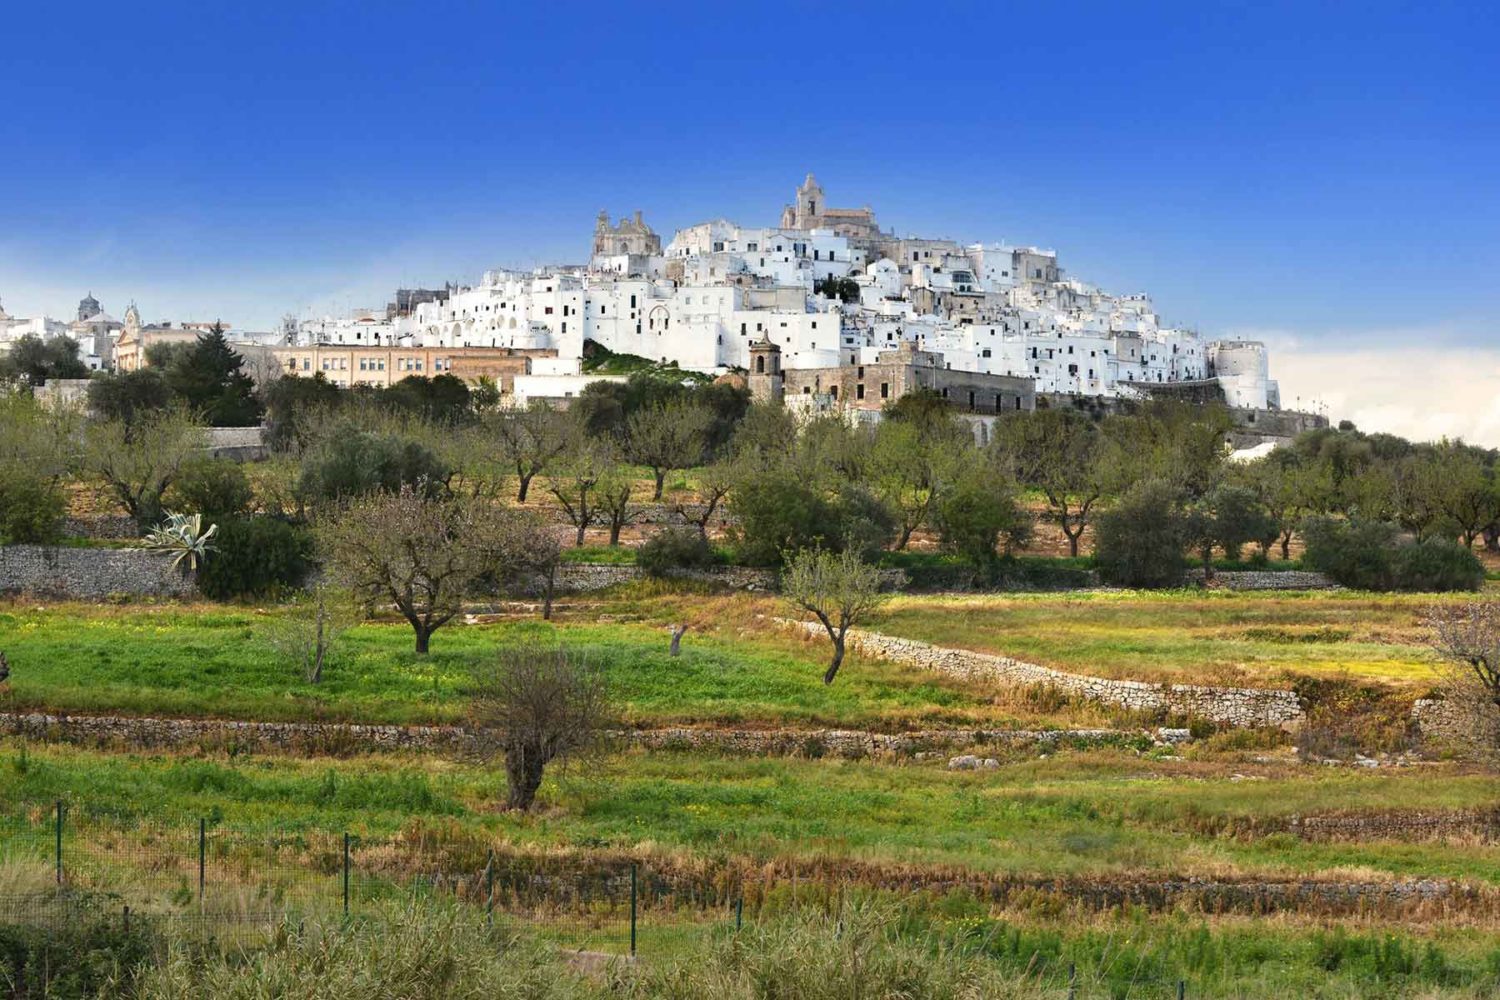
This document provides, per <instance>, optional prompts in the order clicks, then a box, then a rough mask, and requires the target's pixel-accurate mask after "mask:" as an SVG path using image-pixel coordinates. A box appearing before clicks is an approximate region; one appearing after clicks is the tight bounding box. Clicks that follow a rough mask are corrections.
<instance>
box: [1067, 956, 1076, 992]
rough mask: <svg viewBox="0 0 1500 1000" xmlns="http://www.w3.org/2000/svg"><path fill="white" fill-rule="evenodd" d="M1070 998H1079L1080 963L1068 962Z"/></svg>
mask: <svg viewBox="0 0 1500 1000" xmlns="http://www.w3.org/2000/svg"><path fill="white" fill-rule="evenodd" d="M1068 1000H1078V963H1077V962H1069V963H1068Z"/></svg>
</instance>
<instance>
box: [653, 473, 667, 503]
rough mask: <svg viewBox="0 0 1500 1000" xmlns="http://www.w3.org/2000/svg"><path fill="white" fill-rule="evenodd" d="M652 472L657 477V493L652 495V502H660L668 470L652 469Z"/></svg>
mask: <svg viewBox="0 0 1500 1000" xmlns="http://www.w3.org/2000/svg"><path fill="white" fill-rule="evenodd" d="M651 471H652V472H653V473H654V474H655V476H656V492H655V493H653V494H651V499H652V500H660V499H661V488H662V486H663V485H664V484H665V483H666V481H667V470H666V469H652V470H651Z"/></svg>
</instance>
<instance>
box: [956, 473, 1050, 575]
mask: <svg viewBox="0 0 1500 1000" xmlns="http://www.w3.org/2000/svg"><path fill="white" fill-rule="evenodd" d="M936 514H937V517H936V520H937V527H938V534H939V537H940V538H941V539H942V543H943V548H944V549H946V550H947V551H949V552H952V553H954V554H956V555H958V556H959V557H961V558H962V559H963V560H964V561H965V562H967V563H968V564H969V565H970V566H972V567H973V568H974V569H975V570H976V571H977V572H979V573H981V574H988V573H990V572H991V571H992V570H993V569H994V567H995V560H996V558H997V556H996V549H997V548H998V546H999V545H1000V541H1001V539H1002V538H1004V539H1006V541H1007V548H1009V547H1010V546H1011V545H1012V544H1014V543H1016V542H1019V541H1022V540H1023V539H1024V538H1025V537H1026V535H1027V534H1029V529H1030V527H1031V521H1030V518H1029V517H1028V516H1027V515H1026V512H1025V511H1023V510H1022V509H1021V506H1020V505H1019V504H1018V503H1017V502H1016V498H1015V493H1014V491H1013V490H1012V489H1011V486H1010V484H1009V483H1008V482H1007V481H1006V479H1005V477H1004V476H1002V475H1000V474H999V472H998V470H996V469H994V468H992V467H988V466H987V465H985V464H982V463H976V464H973V465H970V466H968V467H967V468H965V469H963V470H962V471H961V472H959V473H958V474H957V475H956V476H955V478H954V481H953V482H952V483H951V484H950V485H948V486H947V487H946V488H945V489H944V490H943V491H942V494H941V496H940V497H939V499H938V502H937V511H936Z"/></svg>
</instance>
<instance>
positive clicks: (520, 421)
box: [486, 399, 582, 503]
mask: <svg viewBox="0 0 1500 1000" xmlns="http://www.w3.org/2000/svg"><path fill="white" fill-rule="evenodd" d="M486 424H487V425H488V426H489V427H491V428H492V429H493V430H494V433H495V437H496V439H497V440H498V441H499V444H500V451H501V453H502V454H503V455H504V456H505V459H506V461H508V462H509V463H510V464H511V465H512V466H514V468H515V470H516V478H517V480H518V481H519V484H520V485H519V486H517V488H516V500H518V501H519V502H521V503H525V502H526V494H527V492H528V491H529V490H530V489H531V481H532V479H534V478H536V476H537V475H538V474H539V473H540V472H541V471H542V470H543V469H545V468H546V467H547V465H548V463H550V462H551V461H552V460H553V459H555V458H557V457H558V456H559V455H561V454H562V452H563V451H564V450H565V449H566V448H567V447H568V444H569V443H570V442H571V441H573V440H575V439H576V438H577V437H578V436H580V435H581V433H582V431H581V430H580V429H579V428H578V426H577V422H576V421H574V420H570V419H569V418H568V415H567V414H566V413H563V412H561V411H559V410H554V409H552V407H550V406H549V405H547V403H546V402H544V401H542V400H535V399H534V400H532V401H531V402H530V404H528V405H527V406H524V407H516V408H514V409H508V410H500V411H498V412H497V413H494V414H492V415H490V416H489V417H488V419H487V420H486Z"/></svg>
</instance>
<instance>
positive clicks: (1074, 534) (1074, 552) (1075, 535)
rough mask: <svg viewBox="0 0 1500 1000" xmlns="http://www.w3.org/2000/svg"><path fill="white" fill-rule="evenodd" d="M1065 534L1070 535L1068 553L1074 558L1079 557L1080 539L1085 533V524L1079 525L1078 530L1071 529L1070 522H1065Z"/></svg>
mask: <svg viewBox="0 0 1500 1000" xmlns="http://www.w3.org/2000/svg"><path fill="white" fill-rule="evenodd" d="M1063 534H1064V535H1066V536H1067V537H1068V555H1070V556H1072V557H1073V558H1074V559H1077V558H1078V539H1079V538H1080V537H1081V536H1082V535H1083V525H1079V526H1078V530H1077V531H1069V530H1068V523H1067V522H1066V521H1064V522H1063Z"/></svg>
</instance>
